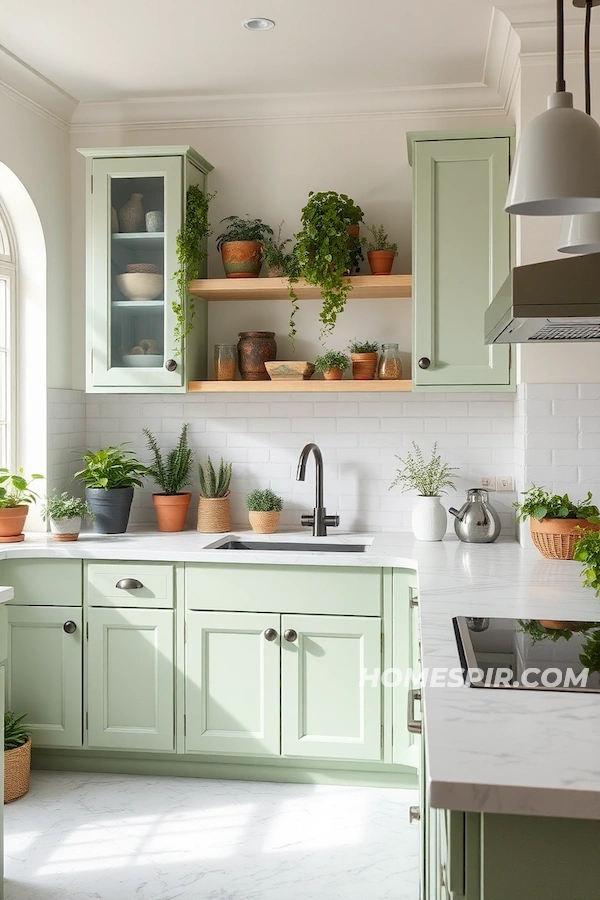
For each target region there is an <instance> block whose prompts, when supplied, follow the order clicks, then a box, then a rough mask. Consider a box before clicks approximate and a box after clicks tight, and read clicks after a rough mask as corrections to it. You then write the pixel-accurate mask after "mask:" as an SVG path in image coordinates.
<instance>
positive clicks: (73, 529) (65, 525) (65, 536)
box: [50, 516, 81, 541]
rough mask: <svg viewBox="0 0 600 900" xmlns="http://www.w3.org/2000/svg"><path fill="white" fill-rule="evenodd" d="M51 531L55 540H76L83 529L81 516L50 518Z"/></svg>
mask: <svg viewBox="0 0 600 900" xmlns="http://www.w3.org/2000/svg"><path fill="white" fill-rule="evenodd" d="M50 531H51V532H52V537H53V538H54V540H55V541H76V540H77V538H78V537H79V532H80V531H81V516H73V517H72V518H71V519H50Z"/></svg>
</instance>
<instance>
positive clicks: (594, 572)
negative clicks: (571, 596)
mask: <svg viewBox="0 0 600 900" xmlns="http://www.w3.org/2000/svg"><path fill="white" fill-rule="evenodd" d="M573 559H576V560H577V561H578V562H580V563H583V571H582V573H581V574H582V577H583V583H584V585H585V587H589V588H591V589H592V590H593V591H594V593H595V594H596V597H600V531H585V530H584V529H581V537H580V538H579V540H578V541H577V542H576V544H575V547H574V550H573Z"/></svg>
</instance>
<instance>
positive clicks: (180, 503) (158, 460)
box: [144, 424, 194, 532]
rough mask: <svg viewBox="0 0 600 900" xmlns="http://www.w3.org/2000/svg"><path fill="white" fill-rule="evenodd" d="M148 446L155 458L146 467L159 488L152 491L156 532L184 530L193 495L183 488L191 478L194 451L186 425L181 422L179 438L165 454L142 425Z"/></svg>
mask: <svg viewBox="0 0 600 900" xmlns="http://www.w3.org/2000/svg"><path fill="white" fill-rule="evenodd" d="M144 434H145V435H146V440H147V442H148V449H149V450H150V451H151V453H152V455H153V457H154V459H153V462H152V465H151V466H148V475H150V477H151V478H153V479H154V481H155V482H156V483H157V485H158V486H159V487H160V488H161V491H160V493H156V494H152V502H153V503H154V508H155V510H156V518H157V520H158V530H159V531H169V532H173V531H183V529H184V528H185V520H186V517H187V512H188V508H189V505H190V500H191V499H192V495H191V493H190V492H189V491H182V488H184V487H186V485H188V484H189V483H190V481H191V477H190V472H191V468H192V460H193V456H194V455H193V453H192V450H191V448H190V447H189V446H188V426H187V424H186V425H183V426H182V428H181V434H180V435H179V440H178V441H177V444H176V445H175V447H173V449H172V450H169V452H168V453H166V454H164V455H163V453H162V452H161V449H160V447H159V446H158V441H157V440H156V438H155V436H154V435H153V434H152V432H151V431H148V429H147V428H144Z"/></svg>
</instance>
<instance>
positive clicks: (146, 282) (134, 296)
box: [117, 272, 163, 300]
mask: <svg viewBox="0 0 600 900" xmlns="http://www.w3.org/2000/svg"><path fill="white" fill-rule="evenodd" d="M117 287H118V288H119V290H120V291H121V293H122V294H123V296H124V297H127V299H128V300H155V299H156V298H157V297H158V296H159V294H161V293H162V290H163V277H162V275H154V274H152V273H149V272H125V273H124V274H123V275H117Z"/></svg>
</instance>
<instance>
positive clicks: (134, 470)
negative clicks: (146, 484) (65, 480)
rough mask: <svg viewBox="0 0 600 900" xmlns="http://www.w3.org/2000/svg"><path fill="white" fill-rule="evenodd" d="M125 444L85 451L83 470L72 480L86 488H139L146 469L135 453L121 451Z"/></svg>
mask: <svg viewBox="0 0 600 900" xmlns="http://www.w3.org/2000/svg"><path fill="white" fill-rule="evenodd" d="M124 446H125V444H117V446H116V447H105V448H104V449H103V450H97V451H96V452H94V451H93V450H86V452H85V453H84V454H83V461H84V463H85V468H83V469H81V470H80V471H79V472H76V473H75V475H74V478H76V479H78V480H79V481H82V482H83V483H84V484H85V486H86V487H87V488H104V490H105V491H110V490H112V489H114V488H125V487H141V486H142V479H143V478H144V477H145V476H146V475H148V469H147V468H146V466H143V465H142V464H141V462H140V461H139V460H138V459H137V457H136V455H135V453H132V452H131V451H130V450H123V447H124Z"/></svg>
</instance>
